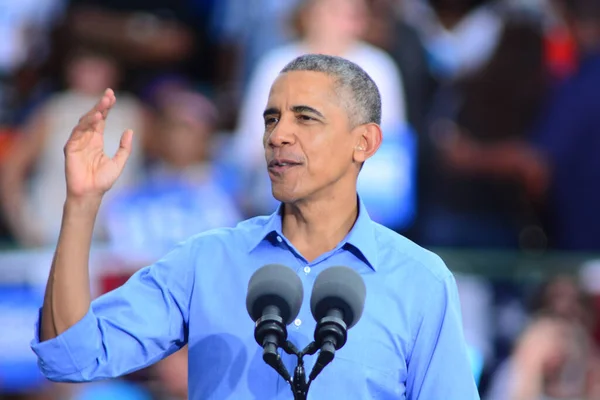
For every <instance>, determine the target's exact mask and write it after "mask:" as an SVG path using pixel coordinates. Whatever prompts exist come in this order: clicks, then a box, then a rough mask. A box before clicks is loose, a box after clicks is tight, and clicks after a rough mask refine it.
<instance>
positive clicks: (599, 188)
mask: <svg viewBox="0 0 600 400" xmlns="http://www.w3.org/2000/svg"><path fill="white" fill-rule="evenodd" d="M562 4H563V8H564V10H565V21H567V26H568V27H569V29H570V31H571V33H572V35H573V37H574V38H575V39H576V42H577V44H578V48H579V54H580V59H581V61H580V65H579V67H578V69H577V71H576V73H575V74H574V75H573V76H572V77H571V78H569V79H568V80H567V81H565V82H564V84H563V85H561V86H560V87H559V88H558V89H557V91H556V93H554V97H553V99H552V100H551V101H550V102H549V105H548V107H547V109H546V110H545V112H544V114H543V117H542V121H541V123H540V126H539V128H538V130H537V132H538V133H537V136H536V139H535V144H534V145H535V147H537V149H538V150H539V151H540V153H541V154H542V157H543V159H544V160H545V163H544V164H545V167H546V170H547V172H548V175H549V184H550V186H549V192H548V211H549V218H550V220H549V224H550V227H549V229H550V233H551V237H552V243H553V245H554V247H556V248H560V249H563V250H575V251H598V250H600V213H598V204H600V185H598V182H600V158H599V157H598V153H599V152H600V135H599V134H598V130H599V129H600V102H598V94H597V90H596V89H597V88H598V87H600V3H599V2H598V1H595V0H573V1H566V0H565V1H562Z"/></svg>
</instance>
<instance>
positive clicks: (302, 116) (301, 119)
mask: <svg viewBox="0 0 600 400" xmlns="http://www.w3.org/2000/svg"><path fill="white" fill-rule="evenodd" d="M298 119H299V120H300V121H303V122H308V121H315V119H314V118H313V117H311V116H308V115H303V114H301V115H299V116H298Z"/></svg>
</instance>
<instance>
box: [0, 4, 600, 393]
mask: <svg viewBox="0 0 600 400" xmlns="http://www.w3.org/2000/svg"><path fill="white" fill-rule="evenodd" d="M0 37H1V38H2V40H0V206H1V211H2V212H1V213H0V220H1V221H0V222H1V223H0V231H1V236H2V239H3V242H4V243H7V244H11V245H13V246H19V247H22V248H39V247H51V246H53V245H54V244H55V242H56V240H57V236H58V232H59V229H60V223H61V211H62V206H63V202H64V198H65V182H64V160H63V151H62V149H63V146H64V144H65V142H66V140H67V138H68V136H69V134H70V132H71V129H72V128H73V126H74V125H75V124H76V122H77V120H78V118H79V117H80V116H81V115H82V114H84V113H85V112H86V111H87V110H88V109H89V108H90V107H91V106H92V105H93V104H94V102H95V101H96V100H97V99H98V97H99V95H100V94H101V93H102V92H103V90H104V89H105V88H107V87H110V88H113V89H115V91H116V92H117V104H116V106H115V107H114V109H113V110H112V111H111V113H110V117H109V119H108V123H107V127H106V131H105V134H104V137H105V145H106V148H107V151H108V152H109V153H110V152H113V151H116V149H117V148H118V146H119V139H120V136H121V133H122V132H123V131H124V130H125V129H127V128H131V129H133V130H134V132H135V137H134V151H133V154H132V156H131V158H130V160H129V161H128V165H127V167H126V169H125V172H124V174H123V176H121V177H120V179H119V181H118V183H117V184H116V185H115V187H114V188H113V189H112V190H111V191H110V192H109V193H108V194H107V197H106V199H105V201H104V203H103V206H102V209H101V211H100V214H99V218H98V222H97V224H96V241H97V242H98V243H102V244H104V245H106V246H108V247H110V248H112V249H114V252H115V254H117V255H118V257H117V260H113V261H114V262H115V263H118V264H119V265H122V266H123V272H122V273H120V274H117V275H116V276H110V277H106V279H105V282H104V283H105V286H104V288H103V289H104V290H110V289H111V288H113V287H115V286H117V285H119V284H120V283H122V281H123V280H124V279H126V278H127V276H128V274H129V273H131V272H132V271H133V270H134V269H135V268H138V267H140V266H142V265H145V264H147V263H150V262H153V261H155V260H156V259H157V258H158V257H160V256H161V255H162V254H164V253H165V252H166V251H167V250H168V249H169V248H170V247H171V246H173V245H174V244H175V243H177V242H178V241H180V240H183V239H185V238H187V237H189V236H191V235H193V234H195V233H199V232H201V231H204V230H208V229H211V228H215V227H221V226H234V225H235V224H236V223H237V222H239V221H241V220H242V219H244V218H247V217H251V216H255V215H259V214H265V213H271V212H273V210H274V209H275V207H276V205H277V204H276V202H275V200H274V199H273V198H272V197H271V193H270V187H269V180H268V175H267V173H266V169H265V165H264V163H265V161H264V156H263V152H262V134H263V130H264V126H263V122H262V117H261V116H262V111H263V108H264V106H265V104H266V100H267V97H268V92H269V87H270V85H271V83H272V81H273V80H274V78H275V77H276V75H277V74H278V72H279V71H280V70H281V68H282V67H283V66H284V65H285V64H286V63H287V62H288V61H291V59H293V58H294V57H296V56H298V55H300V54H303V53H325V54H332V55H338V56H342V57H345V58H348V59H350V60H352V61H354V62H356V63H357V64H359V65H360V66H362V67H363V68H364V69H365V70H366V71H367V72H368V73H369V75H370V76H371V77H372V78H373V80H374V81H375V82H376V83H377V85H378V87H379V89H380V91H381V96H382V101H383V118H382V128H383V132H384V143H383V145H382V147H381V149H380V151H379V152H378V153H377V155H376V156H375V157H374V158H373V159H371V160H369V161H368V162H367V163H366V164H365V167H364V169H363V171H362V172H361V176H360V178H359V194H360V196H361V198H362V199H363V200H364V201H365V203H366V204H367V208H368V209H369V210H370V213H371V216H372V218H373V219H374V220H376V221H378V222H380V223H382V224H384V225H386V226H388V227H390V228H392V229H394V230H396V231H398V232H399V233H401V234H403V235H405V236H407V237H409V238H410V239H413V240H415V241H416V242H417V243H419V244H420V245H423V246H425V247H432V248H435V247H451V248H479V249H501V250H509V251H519V252H530V253H540V252H546V251H570V252H571V251H576V252H590V253H593V252H600V213H599V212H598V211H597V208H598V205H600V184H599V183H600V157H599V156H598V154H600V132H597V131H600V101H599V99H600V97H599V98H596V97H595V96H596V95H595V94H594V93H596V92H597V91H598V89H600V1H598V0H285V1H283V0H168V1H167V0H19V1H0ZM595 99H596V100H595ZM539 291H540V293H539V295H537V296H529V295H526V296H524V295H523V293H521V292H520V289H519V288H515V287H514V285H506V284H500V283H491V284H490V285H489V287H488V292H487V295H488V296H489V297H491V300H490V303H491V304H492V305H493V306H494V307H496V306H498V307H501V306H503V304H505V303H507V300H506V299H509V300H510V301H512V300H515V299H517V300H518V301H520V302H522V303H524V304H525V303H528V302H530V303H531V304H532V306H531V307H529V308H526V310H527V320H526V322H524V323H523V324H521V325H519V326H522V329H519V330H518V332H517V333H515V334H513V335H512V336H511V335H509V339H508V341H507V343H505V342H506V340H505V341H503V339H502V338H495V337H493V336H494V335H493V333H492V334H489V335H488V336H491V337H492V339H490V342H492V343H493V345H491V348H490V349H482V348H479V349H476V354H478V355H479V356H480V358H483V363H482V364H483V366H481V367H479V368H478V369H477V371H476V376H477V379H478V382H479V383H480V387H481V392H482V395H484V397H485V396H487V398H490V399H492V400H503V399H505V400H538V399H556V400H571V399H573V400H575V399H600V365H599V362H598V360H599V358H598V345H599V344H600V335H598V332H599V330H598V327H599V326H600V325H599V323H598V319H597V318H596V317H595V316H596V313H597V311H596V310H598V309H599V307H598V306H599V304H598V301H597V299H598V298H600V297H599V296H600V294H599V293H598V292H596V293H592V296H589V293H587V292H584V291H583V290H582V288H581V287H579V285H578V284H577V281H576V280H574V279H572V277H557V278H552V279H550V280H549V281H548V282H547V284H545V285H544V286H543V287H542V288H540V290H539ZM594 296H595V297H594ZM495 324H496V325H497V326H496V327H494V328H492V330H496V329H497V330H498V331H502V329H501V328H502V326H500V325H501V324H502V323H501V322H498V321H496V322H495ZM481 347H485V346H481ZM186 357H187V354H186V352H185V349H184V350H183V351H182V352H180V353H176V354H175V355H173V356H171V357H169V358H168V359H166V360H164V361H162V362H161V363H159V364H157V365H156V366H154V367H152V368H150V369H148V370H144V371H141V372H138V373H135V374H133V375H131V376H129V377H127V379H125V380H119V381H115V382H111V383H110V384H109V383H104V384H98V385H89V386H78V387H77V388H74V387H71V386H62V385H57V386H52V387H45V389H44V390H42V391H40V392H37V393H34V394H32V395H31V396H32V398H36V399H37V398H40V399H46V398H47V399H60V400H63V399H64V400H80V399H127V400H128V399H137V398H139V399H149V398H158V399H184V398H186V380H187V375H186V361H185V360H186ZM138 382H145V384H144V385H141V386H140V385H138ZM2 386H3V384H2V382H0V393H1V392H2ZM6 396H8V394H7V395H6ZM15 396H16V395H15ZM0 398H2V395H1V394H0ZM7 398H12V397H7Z"/></svg>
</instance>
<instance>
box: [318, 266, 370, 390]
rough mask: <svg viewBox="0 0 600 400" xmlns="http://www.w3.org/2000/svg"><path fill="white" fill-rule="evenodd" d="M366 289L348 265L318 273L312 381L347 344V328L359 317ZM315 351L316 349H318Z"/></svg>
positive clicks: (361, 280) (358, 276)
mask: <svg viewBox="0 0 600 400" xmlns="http://www.w3.org/2000/svg"><path fill="white" fill-rule="evenodd" d="M366 295H367V289H366V287H365V283H364V281H363V279H362V278H361V276H360V275H359V274H358V273H357V272H356V271H354V270H353V269H351V268H348V267H331V268H327V269H326V270H324V271H323V272H321V273H320V274H319V276H317V279H316V280H315V284H314V286H313V290H312V295H311V299H310V309H311V312H312V315H313V317H314V318H315V320H316V321H317V326H316V328H315V334H314V338H315V342H314V343H315V346H316V348H317V349H320V350H321V351H320V352H319V356H318V357H317V361H316V363H315V365H314V367H313V369H312V371H311V373H310V375H309V382H311V381H313V380H314V379H315V378H316V377H317V375H319V373H320V372H321V371H322V370H323V368H325V366H327V364H329V363H330V362H331V361H332V360H333V358H334V357H335V351H336V350H339V349H340V348H342V346H344V345H345V344H346V339H347V334H348V333H347V332H348V329H350V328H352V327H353V326H354V325H356V323H357V322H358V321H359V320H360V317H361V316H362V313H363V309H364V306H365V298H366ZM315 350H316V349H315Z"/></svg>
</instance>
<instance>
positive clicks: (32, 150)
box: [0, 48, 147, 246]
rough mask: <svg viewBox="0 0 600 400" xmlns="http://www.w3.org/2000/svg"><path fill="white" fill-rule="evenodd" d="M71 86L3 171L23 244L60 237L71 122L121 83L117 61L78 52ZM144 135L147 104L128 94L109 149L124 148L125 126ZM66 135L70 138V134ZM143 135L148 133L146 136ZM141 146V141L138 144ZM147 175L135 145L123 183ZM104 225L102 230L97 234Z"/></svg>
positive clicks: (70, 68)
mask: <svg viewBox="0 0 600 400" xmlns="http://www.w3.org/2000/svg"><path fill="white" fill-rule="evenodd" d="M65 78H66V84H67V87H66V89H65V90H64V91H61V92H59V93H57V94H55V95H53V96H52V97H50V98H49V99H48V100H47V101H46V102H45V103H44V104H42V105H41V106H40V107H39V108H38V109H37V110H36V111H35V112H34V113H33V114H32V115H31V117H30V119H29V121H27V123H26V124H25V126H24V127H23V129H22V130H23V132H22V134H20V135H19V137H18V138H17V140H16V142H15V143H14V145H13V147H12V148H11V151H10V154H9V155H8V157H7V159H6V162H5V163H4V165H3V168H2V171H1V173H0V196H1V200H2V208H3V211H4V215H5V217H6V219H7V221H8V224H9V227H10V229H11V232H12V234H13V235H14V237H15V238H16V240H17V242H18V243H19V244H21V245H23V246H43V245H52V244H54V243H55V242H56V240H57V238H58V233H59V231H60V223H61V217H60V215H61V210H62V207H63V204H64V200H65V187H66V186H65V180H64V162H63V154H62V152H61V151H60V149H61V148H63V146H64V143H65V141H66V140H67V137H68V131H69V129H68V127H66V126H65V124H68V123H69V121H72V120H73V119H77V118H79V117H78V116H79V115H82V114H83V113H84V111H83V110H85V109H89V108H90V107H91V106H92V105H93V104H94V103H95V101H96V98H97V96H98V94H99V93H102V92H103V90H104V88H106V87H109V86H110V87H116V86H118V83H119V79H120V77H119V68H118V66H117V65H116V64H115V63H114V62H113V60H112V59H111V58H109V57H107V56H105V55H104V54H102V53H100V52H96V51H95V50H91V49H84V48H77V49H73V52H72V54H71V55H70V57H69V59H68V61H67V62H66V65H65ZM124 124H128V125H131V126H134V127H136V128H137V129H138V130H139V131H140V133H143V131H144V130H145V125H147V115H146V113H145V111H144V108H143V106H142V105H141V104H140V103H139V102H138V101H137V100H136V99H135V98H133V97H132V96H130V95H128V94H126V93H123V94H122V95H121V96H120V97H119V104H117V105H116V106H115V110H114V117H113V118H111V121H110V122H109V123H108V124H107V128H106V131H105V134H104V138H105V140H106V143H107V146H108V147H109V148H118V146H119V140H120V137H121V127H122V126H123V125H124ZM65 135H66V136H65ZM142 136H143V135H142ZM138 143H140V142H138ZM141 172H142V149H141V148H140V146H139V145H138V144H136V146H135V147H134V151H133V154H132V158H131V160H130V168H128V171H126V172H125V173H124V176H123V178H124V179H123V181H122V182H120V183H119V184H118V185H119V186H120V185H127V184H128V183H131V182H133V181H135V180H136V179H138V178H139V175H140V174H141ZM101 230H102V227H101V226H100V225H98V226H97V234H99V235H100V234H101Z"/></svg>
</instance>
